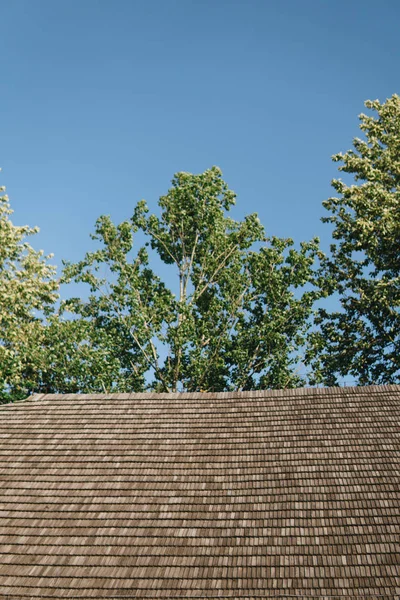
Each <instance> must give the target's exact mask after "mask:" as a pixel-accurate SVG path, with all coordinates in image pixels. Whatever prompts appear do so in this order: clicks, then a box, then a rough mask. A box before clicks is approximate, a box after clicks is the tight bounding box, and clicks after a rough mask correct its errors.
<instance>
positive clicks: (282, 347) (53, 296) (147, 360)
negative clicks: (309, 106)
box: [0, 95, 400, 401]
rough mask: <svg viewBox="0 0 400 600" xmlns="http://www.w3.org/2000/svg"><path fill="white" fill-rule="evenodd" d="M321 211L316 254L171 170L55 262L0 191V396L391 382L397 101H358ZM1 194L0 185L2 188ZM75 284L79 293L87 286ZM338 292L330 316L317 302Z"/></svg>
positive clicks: (397, 351)
mask: <svg viewBox="0 0 400 600" xmlns="http://www.w3.org/2000/svg"><path fill="white" fill-rule="evenodd" d="M366 106H367V108H368V109H369V111H370V112H369V114H368V115H365V114H362V115H360V121H361V123H360V128H361V130H362V132H363V137H362V138H355V139H354V142H353V146H354V147H353V149H351V150H349V151H348V152H346V153H345V154H341V153H340V154H336V155H335V156H334V157H333V160H334V161H335V162H337V163H339V171H340V172H341V173H344V174H346V176H347V177H348V181H346V182H345V181H342V180H341V179H334V180H333V181H332V185H333V188H334V190H335V192H336V195H335V196H334V197H332V198H329V199H328V200H326V201H325V202H324V203H323V205H324V207H325V209H326V210H327V212H328V215H327V216H324V217H323V218H322V221H323V222H325V223H327V224H330V226H331V229H332V236H333V240H332V242H333V243H332V244H331V247H330V253H329V255H327V256H325V255H323V254H322V253H321V251H320V249H319V241H318V239H317V238H314V239H312V240H310V241H307V242H301V243H300V244H299V246H298V247H296V246H295V244H294V242H293V240H291V239H281V238H278V237H274V236H271V237H267V236H266V233H265V230H264V227H263V226H262V224H261V223H260V221H259V219H258V217H257V215H256V214H250V215H248V216H246V217H245V218H244V219H243V220H242V221H236V220H234V219H233V218H232V216H231V214H232V213H231V210H232V209H233V206H234V204H235V194H234V192H233V191H232V190H230V189H229V187H228V185H227V183H226V182H225V181H224V180H223V178H222V173H221V171H220V169H218V168H217V167H212V168H211V169H209V170H207V171H205V172H204V173H201V174H198V175H195V174H191V173H185V172H180V173H177V174H176V175H175V176H174V178H173V180H172V186H171V188H170V189H169V190H168V192H167V193H166V194H165V195H164V196H162V197H161V198H160V199H159V202H158V210H157V211H156V213H151V212H150V210H149V207H148V205H147V203H146V202H145V201H140V202H139V203H138V204H137V205H136V206H135V208H134V210H133V214H132V215H131V217H130V218H129V219H127V220H126V221H123V222H122V223H120V224H114V223H113V221H112V219H111V218H110V217H109V216H106V215H103V216H101V217H100V218H99V219H98V220H97V222H96V225H95V232H94V234H93V235H92V236H91V237H92V238H93V249H92V250H91V251H90V252H87V253H86V255H85V256H84V257H83V258H82V260H81V261H79V262H77V263H76V264H71V263H65V268H64V272H63V275H62V278H61V283H64V284H67V285H66V288H64V289H65V290H66V294H68V284H69V283H71V282H75V283H77V284H81V287H80V288H79V289H80V290H82V294H81V297H69V298H68V297H67V299H65V300H63V301H62V302H61V304H60V305H58V304H57V298H58V290H59V281H58V280H57V279H56V277H55V267H53V266H51V264H50V262H49V259H50V256H45V255H44V253H43V252H42V251H35V250H34V249H33V248H32V247H31V246H30V245H29V244H28V242H27V238H28V237H29V236H31V235H34V234H35V233H36V232H37V231H38V230H37V228H30V227H28V226H23V227H18V226H15V225H14V224H13V223H12V221H11V220H10V215H11V214H12V210H11V208H10V204H9V201H8V197H7V196H6V195H3V196H1V197H0V401H7V400H9V399H14V398H22V397H24V396H26V395H27V394H28V393H30V392H109V391H120V392H131V391H144V390H154V391H165V392H175V391H224V390H251V389H266V388H287V387H297V386H303V385H306V384H309V383H311V384H313V383H320V382H322V383H323V384H325V385H329V386H330V385H337V384H339V383H341V382H342V381H343V378H351V379H352V380H353V381H354V380H355V381H356V382H357V383H359V384H361V385H363V384H370V383H371V384H372V383H374V384H376V383H378V384H379V383H393V382H399V381H400V190H399V181H400V97H399V96H397V95H394V96H392V97H391V98H389V99H388V100H387V101H386V102H384V103H380V102H379V101H377V100H376V101H367V102H366ZM0 191H1V192H2V193H3V192H4V188H1V190H0ZM85 289H86V292H85ZM327 296H330V297H335V298H337V299H338V301H339V302H338V304H339V308H338V309H337V310H333V311H329V310H327V308H326V305H325V307H324V306H323V304H320V305H319V306H320V307H319V308H318V309H316V308H315V307H316V301H317V300H319V299H321V298H323V297H327Z"/></svg>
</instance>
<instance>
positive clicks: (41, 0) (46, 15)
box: [0, 0, 400, 264]
mask: <svg viewBox="0 0 400 600" xmlns="http://www.w3.org/2000/svg"><path fill="white" fill-rule="evenodd" d="M0 14H1V25H2V27H1V57H0V63H1V64H0V67H1V93H0V107H1V115H2V126H1V138H2V143H1V149H0V165H1V166H2V168H3V173H2V176H1V182H2V183H3V184H5V185H6V186H7V191H8V194H9V196H10V200H11V204H12V207H13V208H14V211H15V214H14V216H13V220H14V222H15V223H16V224H19V225H22V224H29V225H32V226H33V225H39V227H40V228H41V233H40V234H39V235H38V236H37V238H36V239H35V240H34V241H33V240H32V243H33V245H34V246H35V247H37V248H39V247H40V248H43V249H44V250H45V251H46V252H54V253H55V262H56V263H57V264H60V263H61V259H62V258H66V259H70V260H77V259H79V258H81V257H82V256H83V254H84V252H85V251H86V250H89V249H90V248H91V242H90V240H89V233H90V232H91V231H92V230H93V225H94V222H95V220H96V218H97V217H98V216H99V215H100V214H104V213H106V214H110V215H111V216H112V218H113V219H114V220H115V221H118V222H119V221H121V220H123V219H126V218H129V217H130V216H131V214H132V211H133V207H134V205H135V203H136V202H137V201H138V200H140V199H141V198H145V199H146V200H147V201H148V202H149V204H150V205H151V206H152V207H154V208H155V206H156V202H157V199H158V197H159V196H160V195H161V194H163V193H165V192H166V191H167V189H168V187H169V184H170V180H171V178H172V176H173V174H174V173H175V172H176V171H191V172H201V171H203V170H205V169H206V168H208V167H210V166H211V165H214V164H215V165H218V166H220V167H221V168H222V170H223V172H224V177H225V179H226V180H227V182H228V183H229V185H230V187H231V188H232V189H234V190H235V191H236V192H237V193H238V200H237V208H235V211H234V215H233V216H234V217H236V218H241V217H242V216H243V215H244V214H245V213H250V212H258V214H259V216H260V218H261V221H262V222H263V224H264V225H265V227H266V229H267V232H268V234H270V235H278V236H284V237H289V236H290V237H293V238H294V239H295V240H296V241H297V242H300V241H301V240H305V239H309V238H311V237H312V236H314V235H320V237H321V238H322V241H323V245H324V244H325V245H326V244H327V243H328V232H327V230H326V226H325V225H323V224H321V223H320V221H319V219H320V217H321V216H322V214H323V212H324V211H323V209H322V206H321V202H322V201H323V200H324V199H325V198H327V197H329V195H330V189H331V188H330V184H329V182H330V179H331V178H332V177H334V176H335V175H336V173H337V171H336V166H335V165H334V164H333V163H331V160H330V156H331V155H332V154H333V153H335V152H338V151H346V150H347V149H348V148H349V147H350V146H351V140H352V138H353V137H354V136H355V135H358V119H357V115H358V114H359V113H360V112H362V110H363V101H364V100H365V99H367V98H368V99H375V98H379V99H380V100H385V98H387V97H388V96H391V95H392V94H393V93H395V92H397V93H399V92H400V89H399V88H400V85H399V84H400V68H399V67H400V61H399V54H400V53H399V48H400V44H399V31H400V29H399V24H400V2H399V1H398V0H380V2H379V3H377V2H375V1H374V2H372V1H370V0H329V1H328V0H246V1H245V0H240V1H239V0H80V1H79V0H0Z"/></svg>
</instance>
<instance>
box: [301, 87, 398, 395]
mask: <svg viewBox="0 0 400 600" xmlns="http://www.w3.org/2000/svg"><path fill="white" fill-rule="evenodd" d="M365 105H366V107H367V108H368V109H370V110H371V111H374V112H375V115H373V116H371V115H365V114H361V115H360V121H361V124H360V129H361V130H362V131H363V132H364V134H365V139H360V138H355V139H354V141H353V144H354V150H349V151H348V152H346V154H336V155H335V156H333V160H334V161H335V162H339V163H341V166H340V167H339V171H342V172H344V173H348V174H350V175H352V176H353V182H352V183H351V184H350V185H347V184H346V183H344V182H343V181H342V180H340V179H334V180H333V181H332V185H333V187H334V189H335V190H336V192H337V193H338V194H339V196H338V197H334V198H330V199H329V200H327V201H326V202H324V206H325V208H326V209H327V210H328V211H329V212H330V216H328V217H324V218H323V219H322V220H323V221H324V222H327V223H331V224H332V225H333V239H334V242H335V243H334V244H332V246H331V256H330V258H329V259H326V261H325V263H324V265H323V268H324V276H325V289H326V291H328V292H329V293H334V292H336V293H338V294H339V297H340V303H341V310H340V311H336V312H328V311H326V310H324V309H321V310H320V311H319V314H318V317H317V324H318V325H319V331H318V332H315V333H314V334H313V335H312V340H311V341H312V344H311V349H310V352H309V356H308V357H309V359H310V360H312V361H314V364H315V368H316V372H317V373H318V377H319V379H321V380H323V381H324V382H325V383H326V384H328V385H334V384H336V383H337V381H338V377H340V376H346V375H350V376H351V377H353V378H356V380H357V381H358V382H359V383H360V384H363V385H365V384H371V383H382V384H383V383H394V382H399V381H400V189H399V184H400V97H399V96H397V95H394V96H392V97H391V98H389V99H388V100H387V101H386V102H385V103H383V104H381V103H380V102H379V101H378V100H375V101H373V102H371V101H367V102H366V103H365Z"/></svg>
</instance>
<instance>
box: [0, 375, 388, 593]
mask: <svg viewBox="0 0 400 600" xmlns="http://www.w3.org/2000/svg"><path fill="white" fill-rule="evenodd" d="M399 423H400V386H382V387H378V386H373V387H369V388H331V389H304V390H287V391H282V392H277V391H273V392H243V393H219V394H118V395H117V394H111V395H90V396H86V395H64V396H57V395H44V396H36V397H34V398H33V399H32V400H28V401H24V402H20V403H16V404H11V405H6V406H3V407H1V409H0V468H1V470H0V473H1V475H0V598H3V597H9V598H16V597H18V598H21V599H22V598H25V599H26V598H39V597H40V598H76V599H78V598H80V599H81V598H97V599H100V598H102V599H105V598H107V599H111V598H127V597H130V598H146V599H155V598H169V599H171V598H214V599H216V598H219V599H221V598H225V599H228V598H229V599H235V598H237V599H239V598H246V599H247V600H250V599H251V598H254V599H258V600H259V599H260V598H270V597H276V596H278V597H279V598H289V597H293V596H294V597H297V598H299V597H305V598H315V597H317V598H321V597H328V596H335V597H336V596H339V597H342V598H343V597H345V598H347V599H348V598H358V599H360V597H363V598H374V599H375V600H376V599H377V597H379V595H381V596H383V597H385V598H386V597H388V598H394V597H395V595H396V594H400V572H399V571H400V567H399V565H400V465H399V455H400V427H399ZM1 594H3V595H1Z"/></svg>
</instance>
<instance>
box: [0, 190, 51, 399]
mask: <svg viewBox="0 0 400 600" xmlns="http://www.w3.org/2000/svg"><path fill="white" fill-rule="evenodd" d="M4 191H5V188H4V187H3V188H0V192H2V193H3V192H4ZM12 212H13V211H12V210H11V208H10V204H9V200H8V196H6V195H2V196H1V197H0V402H6V401H8V400H12V399H16V398H22V397H25V396H26V395H27V394H28V393H29V392H30V391H31V390H32V389H35V388H36V387H37V386H38V373H39V371H40V365H41V363H42V360H43V348H42V342H43V339H44V336H45V317H46V315H47V314H49V312H50V311H51V309H52V307H53V306H54V302H55V301H56V299H57V290H58V283H57V281H56V279H55V267H53V266H51V265H49V264H48V259H49V258H50V256H44V255H43V252H42V251H39V252H37V251H35V250H34V249H33V248H32V247H31V246H30V245H29V244H28V243H27V241H26V238H27V237H28V236H31V235H33V234H35V233H37V231H38V229H37V228H30V227H28V226H24V227H17V226H16V225H13V223H12V221H11V220H10V215H11V214H12Z"/></svg>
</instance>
